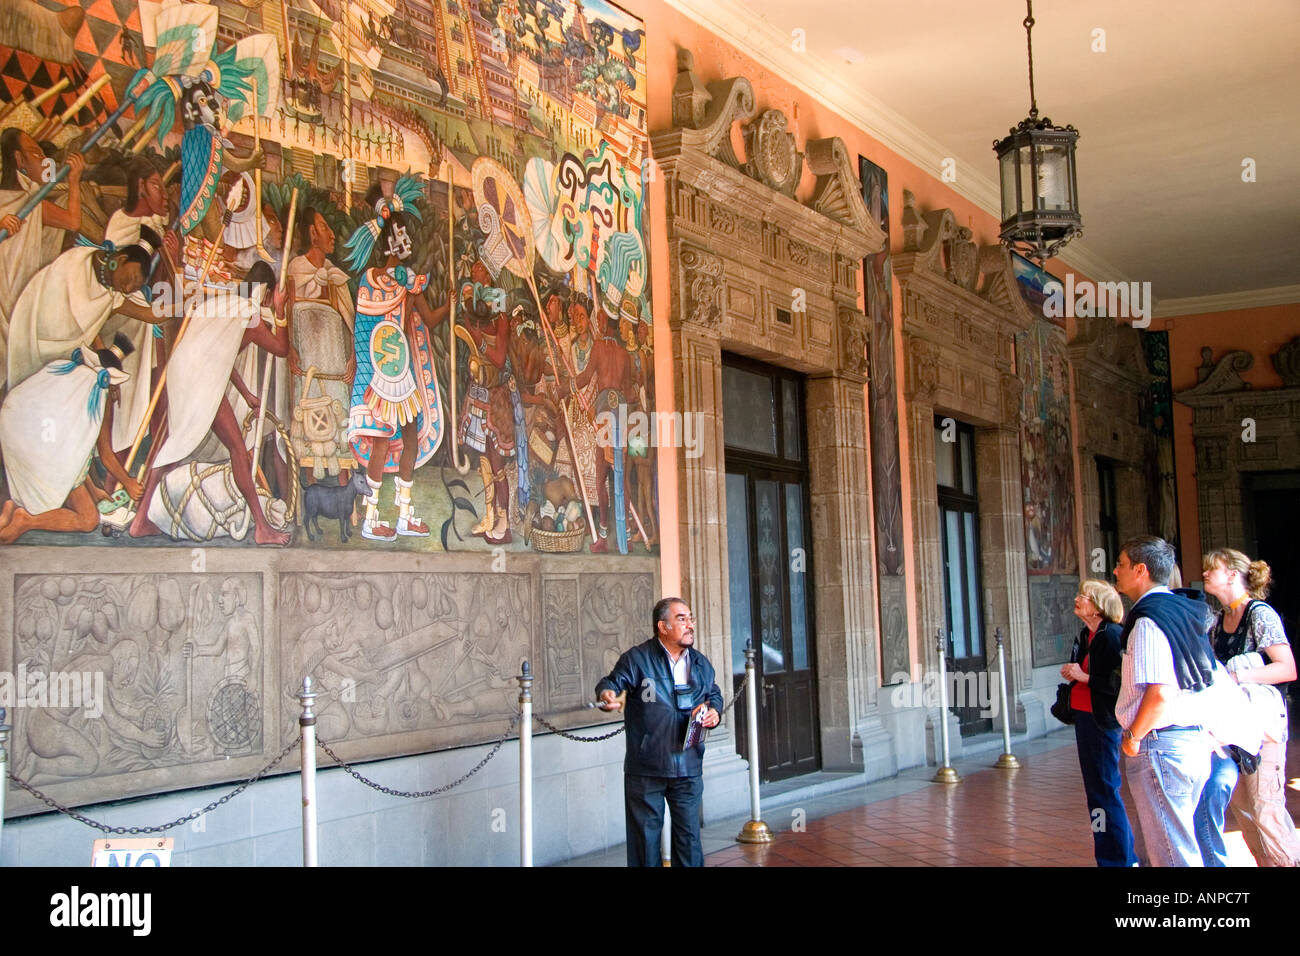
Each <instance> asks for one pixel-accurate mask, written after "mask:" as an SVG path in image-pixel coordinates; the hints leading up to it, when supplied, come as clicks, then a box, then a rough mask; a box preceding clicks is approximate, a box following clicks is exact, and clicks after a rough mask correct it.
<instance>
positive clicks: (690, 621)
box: [673, 614, 695, 627]
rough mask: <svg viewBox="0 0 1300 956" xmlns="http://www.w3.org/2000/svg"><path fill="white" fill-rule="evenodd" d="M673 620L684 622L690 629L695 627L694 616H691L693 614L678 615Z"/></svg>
mask: <svg viewBox="0 0 1300 956" xmlns="http://www.w3.org/2000/svg"><path fill="white" fill-rule="evenodd" d="M673 620H675V621H685V622H686V623H687V624H689V625H691V626H692V627H694V626H695V615H693V614H691V615H687V614H678V615H677V616H676V617H675V618H673Z"/></svg>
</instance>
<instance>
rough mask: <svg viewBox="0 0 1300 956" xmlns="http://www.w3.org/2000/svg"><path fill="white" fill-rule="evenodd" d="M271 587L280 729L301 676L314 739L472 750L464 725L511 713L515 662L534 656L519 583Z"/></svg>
mask: <svg viewBox="0 0 1300 956" xmlns="http://www.w3.org/2000/svg"><path fill="white" fill-rule="evenodd" d="M279 587H280V638H281V643H280V658H281V670H280V675H281V676H280V686H279V692H278V696H279V699H280V708H281V715H282V718H283V719H284V720H285V721H286V722H291V721H293V720H294V719H296V715H297V713H298V699H297V692H298V689H299V687H300V686H301V684H302V678H303V676H304V675H308V674H310V675H311V677H312V680H313V682H314V683H315V684H316V691H317V693H318V694H319V695H320V696H319V697H317V699H316V714H317V717H316V727H317V734H318V735H319V736H320V737H321V739H323V740H326V741H332V740H343V739H348V740H355V739H357V738H385V737H392V736H394V735H400V734H405V733H411V732H413V731H420V732H426V733H422V735H421V739H422V740H425V741H427V740H428V737H427V732H429V731H432V732H433V734H434V742H435V745H438V744H445V743H451V742H455V743H476V742H480V741H481V740H482V739H484V738H485V736H487V735H486V734H485V733H484V732H482V731H481V730H476V729H475V727H476V725H480V724H484V723H488V722H494V721H499V720H501V719H503V718H508V717H509V716H510V715H511V714H513V713H514V711H515V709H516V701H517V698H518V693H519V691H518V684H517V683H516V682H515V680H514V677H515V675H516V674H518V672H519V666H520V661H521V660H523V659H524V658H529V659H530V660H532V659H535V655H534V652H533V646H532V635H533V634H534V633H536V631H535V627H534V623H535V622H534V614H533V602H532V599H531V595H530V589H529V575H527V574H508V573H504V572H502V573H478V574H475V573H441V574H438V573H428V574H421V573H378V574H376V573H355V574H347V573H344V574H313V573H306V572H291V573H287V574H283V575H281V576H280V579H279ZM374 749H375V748H374V747H373V746H372V747H370V748H369V751H373V750H374ZM421 749H423V748H421Z"/></svg>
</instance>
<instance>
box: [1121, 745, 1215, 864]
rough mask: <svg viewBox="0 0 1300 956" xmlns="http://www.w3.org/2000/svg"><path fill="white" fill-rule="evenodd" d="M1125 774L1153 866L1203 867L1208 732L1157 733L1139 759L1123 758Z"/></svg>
mask: <svg viewBox="0 0 1300 956" xmlns="http://www.w3.org/2000/svg"><path fill="white" fill-rule="evenodd" d="M1124 774H1125V776H1126V777H1128V788H1129V792H1130V793H1131V794H1132V795H1133V805H1134V807H1135V808H1136V810H1137V816H1138V825H1139V826H1140V827H1141V828H1142V840H1143V842H1144V843H1145V844H1146V852H1147V863H1148V865H1150V866H1201V850H1200V847H1198V846H1197V844H1196V824H1195V822H1194V819H1193V818H1194V817H1195V815H1196V804H1197V803H1198V802H1200V799H1201V791H1202V790H1204V789H1205V781H1206V780H1207V779H1208V778H1209V776H1210V743H1209V738H1208V737H1207V736H1206V734H1205V731H1203V730H1200V729H1195V730H1193V729H1190V728H1178V729H1173V730H1170V729H1166V730H1158V731H1157V730H1153V731H1151V733H1149V734H1147V736H1146V737H1144V738H1143V739H1142V749H1141V750H1140V751H1139V752H1138V755H1137V756H1136V757H1127V756H1126V757H1125V758H1124Z"/></svg>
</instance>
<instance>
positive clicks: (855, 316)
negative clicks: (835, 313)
mask: <svg viewBox="0 0 1300 956" xmlns="http://www.w3.org/2000/svg"><path fill="white" fill-rule="evenodd" d="M870 337H871V330H870V329H869V328H868V327H867V317H866V316H865V315H863V314H862V313H861V312H859V311H858V310H857V309H844V308H841V309H840V348H841V349H842V350H843V355H842V356H841V357H840V361H841V362H842V363H843V365H844V368H845V370H846V371H849V372H854V373H856V374H858V375H866V374H867V370H868V368H869V367H870V362H869V361H868V357H867V344H868V342H869V341H870Z"/></svg>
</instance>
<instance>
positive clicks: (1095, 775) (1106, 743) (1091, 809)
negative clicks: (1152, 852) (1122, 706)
mask: <svg viewBox="0 0 1300 956" xmlns="http://www.w3.org/2000/svg"><path fill="white" fill-rule="evenodd" d="M1119 733H1120V731H1119V728H1118V727H1116V728H1115V729H1114V730H1106V729H1105V728H1103V727H1099V726H1097V721H1096V720H1095V719H1094V718H1093V716H1092V714H1091V713H1090V712H1088V711H1086V710H1076V711H1075V712H1074V740H1075V743H1076V744H1078V747H1079V767H1080V769H1082V770H1083V792H1084V793H1085V794H1086V795H1087V797H1088V819H1089V821H1090V823H1091V825H1092V852H1093V856H1095V857H1096V859H1097V865H1098V866H1132V865H1133V864H1134V863H1135V862H1137V857H1135V856H1134V855H1133V830H1132V829H1131V828H1130V827H1129V823H1128V813H1127V812H1126V811H1125V809H1124V801H1123V799H1121V797H1120V795H1119V790H1120V775H1119Z"/></svg>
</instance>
